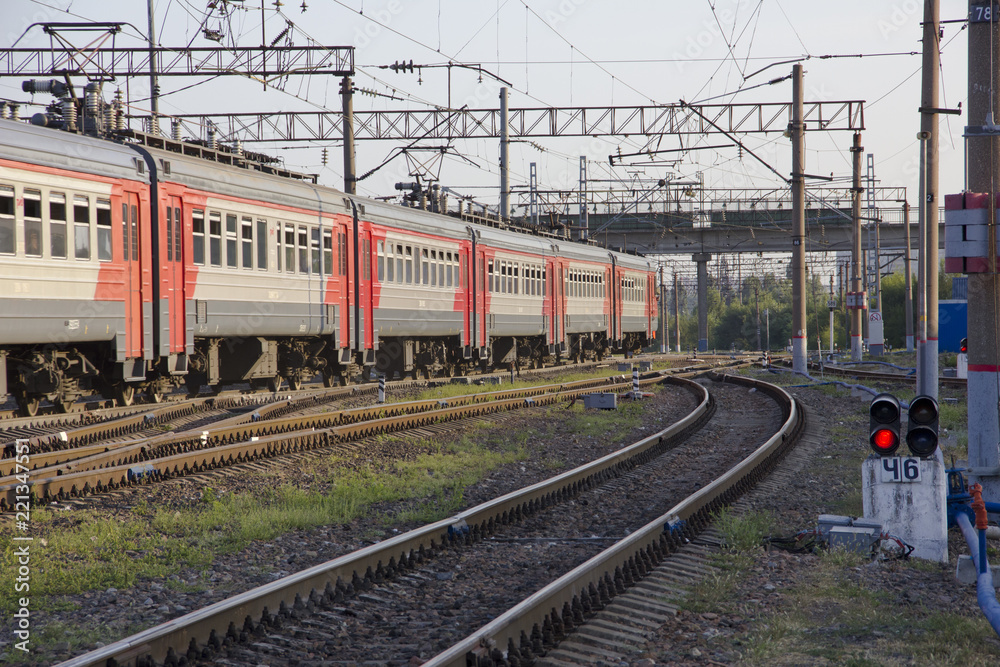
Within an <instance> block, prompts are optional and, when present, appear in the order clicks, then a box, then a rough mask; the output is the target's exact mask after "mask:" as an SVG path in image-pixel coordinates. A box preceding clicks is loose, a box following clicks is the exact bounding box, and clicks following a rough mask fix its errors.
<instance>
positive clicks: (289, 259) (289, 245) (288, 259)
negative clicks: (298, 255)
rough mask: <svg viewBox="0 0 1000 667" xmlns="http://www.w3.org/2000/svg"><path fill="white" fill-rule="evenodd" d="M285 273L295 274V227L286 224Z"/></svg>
mask: <svg viewBox="0 0 1000 667" xmlns="http://www.w3.org/2000/svg"><path fill="white" fill-rule="evenodd" d="M285 271H288V272H289V273H295V226H294V225H289V224H288V223H285Z"/></svg>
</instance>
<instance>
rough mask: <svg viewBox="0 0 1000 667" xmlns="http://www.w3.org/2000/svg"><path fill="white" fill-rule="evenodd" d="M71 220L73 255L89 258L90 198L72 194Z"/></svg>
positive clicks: (79, 257)
mask: <svg viewBox="0 0 1000 667" xmlns="http://www.w3.org/2000/svg"><path fill="white" fill-rule="evenodd" d="M25 194H27V193H25ZM25 217H27V214H25ZM73 222H74V223H75V224H74V225H73V244H74V247H75V248H76V252H75V256H76V258H77V259H90V198H89V197H87V196H86V195H74V196H73Z"/></svg>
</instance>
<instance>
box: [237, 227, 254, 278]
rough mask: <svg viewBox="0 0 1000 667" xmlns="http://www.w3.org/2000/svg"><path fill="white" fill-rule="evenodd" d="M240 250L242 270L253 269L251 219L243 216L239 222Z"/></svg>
mask: <svg viewBox="0 0 1000 667" xmlns="http://www.w3.org/2000/svg"><path fill="white" fill-rule="evenodd" d="M240 249H241V251H242V253H241V255H242V257H241V259H242V264H243V268H244V269H252V268H253V218H251V217H249V216H243V219H242V220H241V221H240Z"/></svg>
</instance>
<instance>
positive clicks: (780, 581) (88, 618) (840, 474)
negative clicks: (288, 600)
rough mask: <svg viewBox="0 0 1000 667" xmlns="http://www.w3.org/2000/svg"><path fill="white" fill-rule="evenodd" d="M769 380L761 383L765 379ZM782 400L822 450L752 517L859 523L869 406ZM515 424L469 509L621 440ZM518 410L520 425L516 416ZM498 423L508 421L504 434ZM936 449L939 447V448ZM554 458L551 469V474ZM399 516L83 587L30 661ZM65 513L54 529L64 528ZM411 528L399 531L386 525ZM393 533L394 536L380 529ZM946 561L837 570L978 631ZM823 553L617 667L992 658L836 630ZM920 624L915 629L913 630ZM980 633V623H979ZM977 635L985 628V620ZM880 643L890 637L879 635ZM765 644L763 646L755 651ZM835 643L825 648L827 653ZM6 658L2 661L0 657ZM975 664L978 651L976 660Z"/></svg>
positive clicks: (233, 480) (175, 490) (542, 421)
mask: <svg viewBox="0 0 1000 667" xmlns="http://www.w3.org/2000/svg"><path fill="white" fill-rule="evenodd" d="M768 377H773V376H768ZM794 393H796V395H797V396H798V397H799V398H800V399H801V400H802V401H803V403H804V404H805V405H806V408H807V411H808V413H809V414H810V417H811V418H813V419H816V420H819V422H820V423H821V424H822V428H823V429H825V431H826V432H828V433H829V435H830V443H829V448H828V449H825V450H824V451H823V452H820V453H818V456H816V457H815V458H814V459H811V461H812V463H811V464H810V465H809V466H808V468H807V469H804V470H803V471H802V479H803V483H802V484H796V485H795V488H794V489H791V490H790V491H789V493H786V494H779V495H778V496H772V497H765V498H760V499H758V500H756V501H755V503H756V505H757V506H758V507H759V509H761V510H763V511H767V512H768V513H769V514H770V515H772V516H773V517H774V519H775V522H776V524H777V525H779V526H781V527H782V532H783V533H786V534H788V533H794V532H796V531H798V530H802V529H807V528H811V527H813V526H814V525H815V521H816V517H817V516H818V515H819V514H825V513H833V514H850V515H854V516H857V515H859V514H860V513H861V508H860V503H861V500H860V498H861V497H860V468H859V464H860V461H861V460H862V459H863V458H864V456H865V455H866V454H867V447H866V445H865V443H864V438H863V434H864V433H865V432H866V430H867V423H866V420H867V416H866V413H867V404H868V401H867V398H851V397H849V396H847V395H846V393H845V392H840V393H839V394H838V395H837V396H831V395H829V394H827V393H824V392H822V391H819V390H815V389H797V390H794ZM649 407H650V408H652V409H651V410H647V411H646V413H645V416H644V419H643V424H642V426H640V427H638V428H636V429H634V430H633V432H631V433H629V434H627V435H626V437H624V438H623V440H622V442H626V443H627V442H632V441H634V440H637V439H638V438H640V437H641V436H642V435H644V434H648V433H651V432H655V431H656V430H659V429H660V428H662V427H663V426H664V425H666V424H668V423H671V422H673V421H675V420H676V419H677V418H678V417H680V416H681V415H683V414H686V413H687V412H688V411H689V410H690V409H691V407H693V401H691V400H690V398H689V397H688V396H687V395H686V394H680V393H677V392H676V391H669V390H664V391H661V392H660V393H659V394H658V395H657V397H656V398H655V399H652V400H651V401H649ZM518 414H519V415H521V416H519V417H518V418H517V419H516V420H515V421H511V422H504V423H505V425H516V426H515V427H514V428H517V429H522V428H532V429H534V430H535V432H536V433H537V434H538V435H537V437H534V438H532V439H531V441H530V444H531V447H530V451H531V454H530V457H529V459H527V460H525V461H521V462H519V463H517V464H514V465H512V466H508V467H506V468H504V469H500V470H497V471H495V472H494V473H493V474H491V475H490V476H489V477H488V478H486V479H484V480H481V481H480V483H478V484H476V485H474V486H472V487H469V488H468V489H466V492H465V500H466V501H467V505H468V506H471V505H475V504H477V503H479V502H482V501H483V500H486V499H488V498H492V497H495V496H497V495H499V494H501V493H504V492H506V491H508V490H511V489H513V488H517V487H520V486H523V485H526V484H530V483H533V482H535V481H538V480H541V479H544V478H547V477H550V476H551V475H553V474H555V473H556V472H558V471H559V470H561V469H568V468H571V467H574V466H576V465H579V464H580V463H582V462H585V461H589V460H591V459H593V458H596V457H598V456H601V455H603V454H605V453H607V452H610V451H613V450H615V449H616V448H617V447H618V446H620V445H619V444H612V443H609V442H606V441H605V440H604V439H603V438H601V437H596V438H595V437H590V438H588V437H585V436H581V435H578V434H574V433H570V432H567V430H566V428H565V427H564V426H563V425H562V423H561V422H560V421H559V420H557V419H553V418H552V417H551V416H547V415H546V414H545V412H544V411H542V410H533V411H525V412H522V413H518ZM522 416H523V417H522ZM505 428H507V426H505ZM420 451H423V450H422V445H421V444H420V442H419V441H414V442H412V443H409V444H408V445H403V446H400V445H399V444H398V443H397V444H396V445H395V446H394V448H393V451H392V452H391V453H390V452H388V451H385V452H381V453H377V454H375V455H376V456H381V455H384V456H389V455H390V454H391V455H392V456H404V457H411V456H416V455H417V453H418V452H420ZM946 452H947V450H946ZM554 462H558V464H559V465H558V466H556V467H554ZM200 477H201V476H196V477H191V478H184V479H179V480H173V481H171V482H168V483H165V484H159V485H156V486H150V487H139V488H137V489H132V490H125V491H121V492H119V493H116V494H109V495H106V496H102V497H98V498H93V499H89V500H87V501H85V502H84V504H83V507H86V508H87V509H94V510H97V511H101V512H105V513H110V514H112V515H115V513H120V515H121V516H130V515H131V513H132V512H133V511H134V508H135V507H136V506H137V505H140V504H142V503H144V504H145V506H147V507H166V508H175V509H177V510H178V511H183V510H185V509H190V508H195V507H198V506H199V504H200V503H201V502H202V486H203V484H205V482H204V481H203V480H201V479H200ZM278 483H290V484H295V485H298V486H302V487H304V488H310V487H312V486H314V485H316V484H317V482H316V480H314V479H312V478H310V477H309V476H308V474H305V473H301V472H300V471H298V470H297V469H296V468H295V467H293V466H288V465H280V464H269V465H267V471H266V473H257V472H254V473H248V474H232V473H229V474H224V475H219V476H216V477H213V478H212V479H211V481H210V482H209V484H210V485H211V486H212V487H213V489H215V491H216V492H217V493H228V492H234V493H235V492H241V491H243V492H251V493H252V492H253V490H254V488H256V487H257V486H258V485H260V484H278ZM399 509H403V506H402V505H399V506H391V507H390V506H387V507H377V508H373V511H372V512H371V513H370V515H369V516H367V517H364V518H362V519H359V520H357V521H354V522H352V524H350V525H346V526H342V525H336V526H326V527H322V528H317V529H313V530H308V531H294V532H291V533H288V534H285V535H283V536H281V537H280V538H277V539H275V540H272V541H270V542H267V543H264V542H255V543H253V544H251V545H250V546H248V547H247V548H246V549H244V550H242V551H241V552H239V553H236V554H223V555H217V556H216V557H215V559H214V563H213V566H212V567H211V568H210V569H208V570H202V569H186V570H182V571H180V572H178V573H177V574H174V575H171V576H170V577H169V578H168V579H167V580H164V581H151V580H142V581H139V582H138V583H137V584H136V585H135V586H134V587H132V588H130V589H128V590H114V589H109V590H102V591H91V592H88V593H83V594H81V595H76V596H66V597H64V598H62V599H59V600H52V601H50V603H51V604H49V605H47V610H39V611H38V612H37V614H36V615H35V617H34V619H33V620H34V625H33V628H34V629H35V630H42V629H44V627H45V626H46V625H50V626H53V627H57V625H58V624H78V625H79V624H83V625H86V626H88V627H91V626H92V627H94V628H95V629H96V630H95V632H94V633H93V634H92V636H91V637H90V638H89V640H88V641H87V642H86V643H85V644H84V645H76V644H75V643H73V644H71V643H70V642H68V641H67V642H56V643H53V644H50V645H48V646H46V647H45V648H44V649H42V648H40V649H39V651H40V652H39V653H36V654H34V656H33V657H34V661H35V664H48V663H51V662H55V661H57V660H58V659H64V658H67V657H69V656H70V655H71V654H76V653H79V652H81V651H83V650H89V649H91V648H94V647H96V646H98V645H102V644H106V643H108V642H110V641H113V640H115V639H117V638H120V637H121V636H123V635H125V634H128V633H131V632H135V631H137V630H138V629H140V628H142V627H149V626H152V625H156V624H158V623H162V622H164V621H166V620H169V619H170V618H175V617H177V616H179V615H182V614H184V613H187V612H189V611H192V610H194V609H196V608H199V607H201V606H204V605H206V604H209V603H211V602H214V601H217V600H220V599H224V598H225V597H228V596H230V595H232V594H233V593H235V592H238V591H241V590H246V589H248V588H252V587H254V586H257V585H260V584H263V583H267V582H269V581H272V580H274V579H276V578H278V577H281V576H285V575H287V574H290V573H292V572H295V571H298V570H301V569H304V568H306V567H309V566H312V565H315V564H317V563H320V562H324V561H326V560H329V559H330V558H332V557H334V556H336V555H339V554H342V553H345V552H348V551H351V550H354V549H357V548H360V547H362V546H364V545H366V544H370V543H371V542H372V541H373V540H377V539H380V538H382V537H384V536H385V535H386V530H385V528H384V524H383V522H382V517H383V516H385V515H386V514H389V513H392V512H393V511H396V510H399ZM72 514H73V512H72V511H68V512H67V513H66V517H65V518H60V520H59V521H58V522H56V524H55V525H56V526H58V525H60V524H62V525H69V524H71V523H72V521H73V518H72ZM409 527H411V526H405V525H400V526H398V527H397V528H396V530H406V529H407V528H409ZM390 532H393V531H390ZM951 551H952V564H951V565H947V566H945V565H942V566H938V565H927V564H924V565H922V566H916V565H915V564H914V563H913V562H876V563H873V564H867V563H863V562H862V563H857V562H852V563H849V564H846V565H845V566H844V568H843V576H844V581H846V582H848V583H850V584H853V585H856V586H859V587H861V588H863V589H864V590H867V591H871V592H872V593H873V594H874V595H876V596H877V597H878V599H879V600H880V601H881V603H882V604H884V605H886V609H887V610H891V611H892V612H893V613H896V612H897V611H898V610H899V609H905V610H906V612H907V613H908V614H912V615H914V616H915V617H916V618H926V617H929V616H931V615H932V613H933V611H934V610H936V609H947V610H950V611H952V612H954V613H956V614H960V615H961V616H962V617H964V618H967V619H969V622H970V623H973V624H978V625H979V626H982V625H985V621H984V620H983V619H982V615H981V613H980V612H979V610H978V607H977V605H976V599H975V590H974V588H972V587H966V586H961V585H959V584H957V583H956V582H955V579H954V562H955V559H957V555H958V554H959V553H965V552H966V547H965V544H964V541H962V540H961V538H960V536H958V535H957V534H956V533H954V531H953V532H952V535H951ZM820 559H821V556H819V555H815V554H794V553H787V552H783V551H778V550H771V551H766V552H765V551H763V550H762V551H761V552H760V553H759V554H757V556H756V557H755V558H754V560H753V563H752V565H751V566H750V567H748V568H747V569H746V570H744V571H742V572H739V573H738V574H737V576H736V577H735V583H734V589H733V590H732V592H731V594H729V595H728V597H727V599H726V600H723V601H722V602H720V603H719V605H718V607H717V608H713V609H711V610H708V611H706V610H704V609H698V610H697V611H688V610H682V611H681V613H680V614H679V615H678V616H677V618H676V619H675V620H673V621H671V622H670V623H668V624H667V625H665V626H663V627H662V628H661V629H660V630H659V631H658V632H657V633H655V635H654V636H652V637H651V638H650V639H649V641H648V643H647V644H646V645H645V646H636V647H635V648H636V652H635V657H634V659H633V660H631V661H630V662H627V663H624V664H625V665H631V666H632V667H651V666H653V665H688V664H691V665H695V664H697V665H706V664H760V663H764V662H768V663H775V664H785V665H812V664H845V663H848V664H857V665H866V664H871V665H876V664H901V665H902V664H905V665H909V664H916V665H919V664H984V665H985V664H998V663H1000V641H997V639H996V636H995V635H992V636H990V635H991V633H987V634H986V635H983V634H982V633H981V632H980V634H979V635H976V636H978V637H980V639H979V640H977V641H979V644H980V645H981V650H982V654H981V655H973V656H969V655H968V654H967V653H961V654H958V655H954V654H952V655H941V656H939V655H928V654H922V653H921V652H920V651H921V647H920V646H921V645H917V646H916V647H914V648H912V649H910V650H909V651H907V650H906V648H905V643H903V644H900V643H899V642H896V643H894V644H892V648H891V649H890V651H891V652H890V653H886V652H885V651H886V649H885V648H884V645H885V643H886V634H892V633H893V631H892V630H886V629H885V628H883V627H882V626H881V625H880V624H875V625H873V626H872V627H871V628H861V629H858V628H854V627H851V628H847V627H846V626H847V623H846V622H845V621H844V620H843V619H842V618H841V616H842V613H841V612H842V611H843V610H841V609H838V608H837V607H836V605H830V604H828V603H827V602H826V600H825V599H823V598H822V597H820V596H817V597H816V599H815V600H812V601H810V600H809V599H808V596H806V598H807V599H805V600H803V596H802V594H801V590H802V588H803V587H808V586H809V585H810V582H811V580H812V577H814V576H815V572H816V571H817V568H818V565H819V563H820ZM792 615H801V616H804V617H805V618H806V622H807V623H808V624H810V626H809V629H808V630H807V631H806V632H805V634H806V636H807V637H808V639H807V640H805V641H801V640H800V641H797V642H794V643H792V644H788V643H787V639H786V640H785V641H784V642H781V643H780V644H776V646H780V649H779V650H778V653H777V654H776V653H775V652H768V651H767V650H766V645H767V643H768V641H772V640H773V641H774V642H778V641H779V640H781V637H780V636H776V635H777V632H776V628H778V627H779V626H780V625H781V624H780V623H779V622H778V621H779V620H780V619H783V618H788V617H790V616H792ZM922 627H924V626H922ZM10 630H11V626H10V624H9V622H0V663H3V662H5V661H11V662H13V660H14V659H15V658H16V657H17V656H15V655H11V653H12V651H11V648H10V646H9V638H10V637H11V632H10ZM980 630H981V628H980ZM987 630H988V626H987ZM890 639H891V637H890ZM762 645H764V646H765V650H763V651H762V650H761V646H762ZM831 645H832V646H834V647H835V648H836V649H837V650H833V651H829V650H827V647H829V646H831ZM5 652H6V653H5ZM983 656H985V657H983Z"/></svg>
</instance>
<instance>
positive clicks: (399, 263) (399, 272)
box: [396, 245, 403, 283]
mask: <svg viewBox="0 0 1000 667" xmlns="http://www.w3.org/2000/svg"><path fill="white" fill-rule="evenodd" d="M396 282H397V283H401V282H403V246H401V245H397V246H396Z"/></svg>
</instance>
